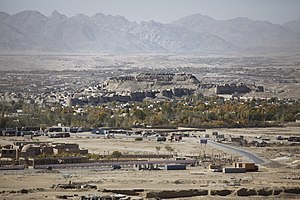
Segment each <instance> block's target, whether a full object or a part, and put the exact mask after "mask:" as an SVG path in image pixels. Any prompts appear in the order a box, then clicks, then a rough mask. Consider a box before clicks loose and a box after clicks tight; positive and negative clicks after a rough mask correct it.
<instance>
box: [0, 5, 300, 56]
mask: <svg viewBox="0 0 300 200" xmlns="http://www.w3.org/2000/svg"><path fill="white" fill-rule="evenodd" d="M299 24H300V23H299V22H297V21H295V22H291V23H287V24H284V25H282V26H281V25H276V24H272V23H269V22H263V21H254V20H250V19H247V18H236V19H232V20H226V21H218V20H214V19H213V18H210V17H208V16H203V15H200V14H196V15H191V16H188V17H185V18H182V19H179V20H177V21H175V22H173V23H169V24H162V23H159V22H155V21H153V20H151V21H149V22H141V23H136V22H131V21H128V20H127V19H126V18H124V17H122V16H111V15H104V14H101V13H98V14H95V15H93V16H91V17H89V16H86V15H83V14H77V15H75V16H72V17H67V16H65V15H63V14H60V13H58V12H57V11H53V12H52V14H51V16H49V17H47V16H45V15H43V14H41V13H39V12H38V11H32V10H27V11H23V12H20V13H17V14H14V15H9V14H7V13H5V12H0V27H1V29H0V50H6V51H16V50H36V51H75V52H116V53H132V52H138V53H145V52H155V53H165V52H167V53H198V52H223V51H235V50H239V49H241V48H248V47H251V48H253V47H273V46H274V47H289V46H293V47H294V46H297V47H298V46H299V47H300V38H299V36H298V35H299V34H298V33H299V30H300V26H299Z"/></svg>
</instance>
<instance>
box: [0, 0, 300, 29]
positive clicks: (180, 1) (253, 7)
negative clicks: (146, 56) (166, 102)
mask: <svg viewBox="0 0 300 200" xmlns="http://www.w3.org/2000/svg"><path fill="white" fill-rule="evenodd" d="M0 10H1V11H4V12H7V13H10V14H15V13H17V12H20V11H23V10H37V11H39V12H41V13H42V14H44V15H46V16H49V15H50V14H51V12H52V11H53V10H57V11H58V12H60V13H62V14H65V15H67V16H69V17H70V16H73V15H75V14H78V13H82V14H86V15H88V16H92V15H94V14H95V13H99V12H100V13H104V14H111V15H122V16H124V17H126V18H127V19H129V20H131V21H137V22H140V21H149V20H151V19H153V20H155V21H159V22H164V23H167V22H171V21H174V20H176V19H179V18H180V17H184V16H188V15H191V14H195V13H200V14H203V15H208V16H210V17H213V18H215V19H218V20H226V19H231V18H235V17H248V18H250V19H257V20H267V21H270V22H272V23H278V24H282V23H284V22H287V21H290V20H294V19H299V18H300V0H0Z"/></svg>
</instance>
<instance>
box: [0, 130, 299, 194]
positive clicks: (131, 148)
mask: <svg viewBox="0 0 300 200" xmlns="http://www.w3.org/2000/svg"><path fill="white" fill-rule="evenodd" d="M212 131H219V132H222V133H224V134H225V135H227V134H232V135H240V134H242V135H245V137H246V138H249V139H251V138H255V137H256V136H259V135H262V136H264V137H267V136H268V137H270V138H271V139H273V138H274V137H275V136H276V135H279V134H281V135H299V134H300V127H287V128H263V129H258V128H257V129H252V128H251V129H219V130H207V133H211V132H212ZM191 133H194V134H195V135H196V136H198V138H184V139H183V140H182V141H181V142H179V143H178V142H173V143H171V142H157V141H155V138H151V137H150V138H145V139H144V140H143V141H135V140H134V138H130V137H122V136H116V138H115V139H104V138H103V137H99V136H95V135H91V134H90V133H80V134H72V135H71V138H57V139H56V138H46V137H44V136H43V137H38V138H37V140H39V141H54V142H70V143H78V144H79V146H80V148H86V149H89V152H92V153H100V154H106V153H111V152H112V151H115V150H118V151H121V152H122V153H140V154H147V153H169V152H167V150H166V149H165V146H166V145H170V146H171V147H173V148H174V152H173V153H177V155H178V156H186V155H203V154H211V155H213V154H225V155H226V156H232V157H239V156H238V155H234V154H231V152H221V151H220V150H217V149H214V148H212V147H210V146H209V145H207V146H205V145H203V146H201V145H200V144H199V143H198V140H199V136H201V135H203V133H201V132H191ZM20 139H22V138H18V137H1V138H0V145H4V144H11V143H12V142H14V141H17V140H20ZM156 146H159V147H161V150H160V151H159V152H158V151H157V150H156V148H155V147H156ZM243 148H245V149H247V150H251V151H253V152H255V153H256V154H257V155H260V156H262V157H264V158H265V159H268V160H269V162H268V163H267V164H265V165H261V166H259V172H247V173H242V174H224V173H218V172H211V171H210V170H208V169H207V164H206V163H204V164H200V166H195V167H191V166H189V167H188V168H187V170H182V171H166V170H153V171H148V170H144V171H135V170H134V169H133V168H131V167H123V168H122V169H119V170H111V168H110V167H98V168H77V169H75V168H74V169H71V168H70V169H62V170H52V171H46V170H35V169H26V170H24V171H0V180H1V181H0V199H55V198H58V195H67V196H68V197H67V198H69V199H79V197H80V196H82V195H88V194H96V195H107V194H114V193H123V194H128V193H130V192H128V191H131V193H130V194H131V196H136V197H141V198H144V199H150V198H151V194H149V193H151V192H152V193H153V192H162V191H177V192H179V193H180V192H181V193H185V192H186V191H191V190H197V191H198V190H208V191H209V194H208V195H204V196H201V195H199V196H194V197H178V198H177V199H237V198H242V199H253V198H255V199H279V198H283V199H298V198H300V196H299V193H298V195H297V194H294V193H286V192H284V189H282V188H296V190H297V188H300V180H299V179H297V177H298V178H299V177H300V163H299V162H298V164H297V161H299V160H300V157H299V156H300V146H299V145H298V146H293V147H289V146H287V145H284V146H280V147H278V146H276V147H275V146H274V147H272V146H271V147H260V148H258V147H255V148H254V147H243ZM290 149H293V151H292V152H294V153H292V152H291V151H290ZM285 151H288V152H287V153H289V154H284V152H285ZM282 153H283V154H282ZM283 157H284V158H285V159H283ZM240 159H241V160H244V161H247V160H246V159H244V158H240ZM295 163H296V164H295ZM70 181H71V182H72V183H82V184H91V185H96V186H97V189H86V188H82V189H59V188H55V185H57V184H68V183H69V182H70ZM232 183H235V184H233V185H232ZM242 188H247V189H254V190H255V191H258V190H259V189H266V188H267V189H268V188H269V189H270V188H271V190H272V191H273V190H274V189H278V188H279V190H282V192H281V193H280V194H278V195H269V196H262V195H258V196H257V195H254V196H249V197H239V196H237V195H236V192H237V191H238V190H240V189H242ZM22 189H25V190H27V192H24V191H23V192H22V191H21V190H22ZM224 189H227V190H230V191H232V193H231V194H230V195H228V196H225V197H222V196H220V195H216V196H214V195H210V194H211V190H218V191H221V190H224ZM298 190H299V189H298ZM132 191H137V192H135V194H134V195H132ZM298 192H299V191H298ZM23 193H24V194H23ZM186 193H187V192H186ZM272 194H274V191H273V192H272ZM183 196H184V195H183Z"/></svg>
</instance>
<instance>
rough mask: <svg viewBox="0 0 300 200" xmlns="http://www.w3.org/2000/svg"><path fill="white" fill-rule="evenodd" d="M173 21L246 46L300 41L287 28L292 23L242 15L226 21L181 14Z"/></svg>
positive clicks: (270, 45)
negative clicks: (182, 16) (285, 23)
mask: <svg viewBox="0 0 300 200" xmlns="http://www.w3.org/2000/svg"><path fill="white" fill-rule="evenodd" d="M173 24H176V25H180V26H183V27H185V28H187V29H189V30H192V31H194V32H197V33H209V34H212V35H216V36H218V37H220V38H222V39H224V40H225V41H227V42H229V43H231V44H233V45H235V46H238V47H243V48H247V47H249V48H251V47H295V46H299V45H300V40H299V38H298V37H297V34H296V33H295V32H293V31H291V30H289V29H287V28H286V27H287V26H288V25H289V24H287V25H286V26H281V25H278V24H272V23H270V22H267V21H258V20H251V19H248V18H242V17H239V18H235V19H230V20H224V21H222V20H214V19H213V18H210V17H208V16H204V15H200V14H196V15H191V16H187V17H184V18H181V19H179V20H177V21H175V22H173ZM299 25H300V24H299V23H298V24H297V27H298V29H300V26H299ZM293 27H296V26H293Z"/></svg>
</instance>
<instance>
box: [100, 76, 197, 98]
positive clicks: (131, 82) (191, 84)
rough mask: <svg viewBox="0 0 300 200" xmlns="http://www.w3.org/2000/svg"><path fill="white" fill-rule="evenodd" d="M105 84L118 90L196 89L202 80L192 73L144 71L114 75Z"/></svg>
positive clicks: (110, 88) (111, 88)
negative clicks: (129, 74) (135, 73)
mask: <svg viewBox="0 0 300 200" xmlns="http://www.w3.org/2000/svg"><path fill="white" fill-rule="evenodd" d="M104 86H105V88H106V89H109V90H112V91H117V92H124V91H131V92H132V91H144V90H155V91H158V90H159V91H163V90H170V89H174V88H185V89H188V90H196V89H198V88H199V86H200V81H199V80H198V79H197V78H196V77H195V76H194V75H192V74H171V73H166V74H150V73H144V74H138V75H136V76H119V77H112V78H109V79H108V80H107V81H106V82H105V83H104ZM175 93H176V91H175Z"/></svg>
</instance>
